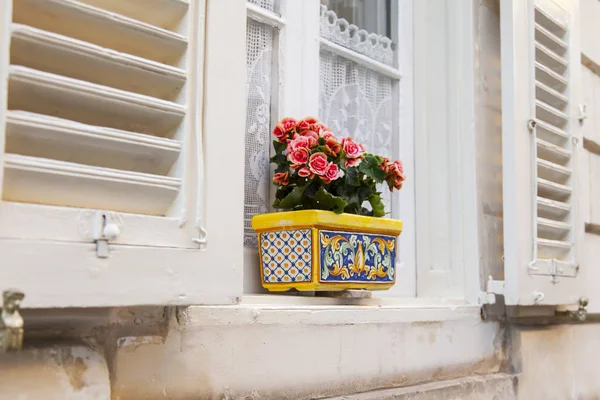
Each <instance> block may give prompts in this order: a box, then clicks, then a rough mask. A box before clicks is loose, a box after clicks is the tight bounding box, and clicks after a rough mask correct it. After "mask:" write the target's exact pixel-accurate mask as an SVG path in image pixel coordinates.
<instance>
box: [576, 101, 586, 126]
mask: <svg viewBox="0 0 600 400" xmlns="http://www.w3.org/2000/svg"><path fill="white" fill-rule="evenodd" d="M586 108H587V107H586V105H585V104H580V105H579V115H578V116H577V119H578V120H579V123H580V124H583V121H585V120H586V119H587V117H588V115H587V110H586Z"/></svg>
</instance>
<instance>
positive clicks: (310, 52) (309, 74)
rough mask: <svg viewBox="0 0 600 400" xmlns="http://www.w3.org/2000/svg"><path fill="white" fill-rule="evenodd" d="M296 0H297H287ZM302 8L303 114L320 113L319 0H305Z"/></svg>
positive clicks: (313, 114)
mask: <svg viewBox="0 0 600 400" xmlns="http://www.w3.org/2000/svg"><path fill="white" fill-rule="evenodd" d="M287 1H295V0H287ZM302 3H304V4H303V9H302V25H303V26H302V32H303V36H302V43H299V44H297V46H298V45H300V46H301V49H302V55H303V56H302V60H300V64H301V65H302V97H301V99H302V100H301V101H302V115H303V116H309V115H310V116H314V117H316V116H318V115H319V51H320V33H319V26H320V21H321V16H320V15H321V14H320V9H321V8H320V7H321V4H320V2H319V0H303V1H302Z"/></svg>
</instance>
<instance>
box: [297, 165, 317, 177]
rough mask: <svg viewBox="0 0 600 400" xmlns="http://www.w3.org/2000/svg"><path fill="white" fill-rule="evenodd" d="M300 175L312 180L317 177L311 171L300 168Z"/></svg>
mask: <svg viewBox="0 0 600 400" xmlns="http://www.w3.org/2000/svg"><path fill="white" fill-rule="evenodd" d="M298 175H300V176H301V177H303V178H309V177H310V179H312V178H314V177H315V174H313V173H312V172H310V169H308V168H306V167H303V168H300V169H299V170H298Z"/></svg>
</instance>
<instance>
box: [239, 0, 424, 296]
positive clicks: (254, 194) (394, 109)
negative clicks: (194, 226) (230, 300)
mask: <svg viewBox="0 0 600 400" xmlns="http://www.w3.org/2000/svg"><path fill="white" fill-rule="evenodd" d="M366 3H367V2H364V1H321V2H320V3H319V2H318V1H316V0H311V1H303V2H293V1H285V0H281V2H280V3H279V4H277V3H275V2H274V1H270V2H269V1H264V0H263V1H252V2H248V26H247V43H246V46H247V47H246V49H247V87H246V94H247V118H246V169H245V207H244V211H245V218H244V223H245V240H244V244H245V246H246V248H247V249H246V254H247V257H246V267H245V281H246V283H245V291H246V292H250V293H253V292H254V293H255V292H261V288H260V282H259V278H258V267H257V266H256V260H257V256H256V250H255V249H256V246H257V245H256V235H255V233H254V232H253V231H252V228H251V226H250V220H251V218H252V216H253V215H255V214H256V213H261V212H268V211H272V210H271V208H270V203H271V200H272V194H273V193H272V190H273V188H274V187H273V185H272V183H271V180H270V177H271V169H270V166H269V151H270V146H271V141H272V138H271V129H272V126H273V125H274V123H275V122H276V121H277V120H278V119H280V118H282V117H283V116H294V117H297V118H302V117H304V116H307V115H315V116H317V117H318V118H319V119H321V120H322V121H323V122H324V123H325V124H326V125H328V126H329V127H330V128H331V129H332V130H333V131H334V132H335V133H336V134H337V135H339V136H351V137H353V138H355V139H357V140H359V141H361V142H363V143H365V144H366V145H367V146H368V148H369V149H371V151H373V152H376V153H379V154H382V155H386V156H390V157H395V158H398V157H400V158H402V159H403V160H404V161H405V163H406V162H407V163H408V165H406V168H407V170H408V171H409V173H410V171H412V166H411V165H410V164H411V162H412V150H411V147H412V134H409V132H408V131H407V133H406V135H401V133H400V129H401V124H404V125H403V127H405V128H408V129H410V124H407V122H409V121H411V120H412V115H411V109H410V108H407V107H406V104H407V103H411V102H412V100H411V92H410V86H406V84H405V87H406V90H405V91H404V95H405V97H404V99H405V102H404V104H405V106H404V107H401V105H400V104H401V94H402V92H403V90H402V88H401V83H400V82H401V77H402V73H401V68H400V66H402V67H403V68H404V69H405V70H407V71H410V67H411V63H412V58H411V54H410V46H407V44H404V43H403V45H402V46H398V45H397V43H398V38H399V35H400V32H402V34H405V35H406V32H410V29H411V24H410V23H411V18H406V17H404V18H402V19H401V18H400V13H399V6H398V1H377V2H374V3H377V4H376V7H374V8H373V7H371V6H370V5H369V6H367V4H366ZM403 3H405V2H403ZM369 4H370V3H369ZM328 7H331V8H328ZM403 11H404V12H406V13H407V15H410V8H409V7H407V8H406V9H405V10H403ZM337 12H339V13H341V15H344V16H347V17H348V18H350V19H351V21H353V22H356V23H357V24H360V25H358V26H357V25H353V24H351V23H349V22H348V21H347V20H345V19H343V18H342V17H341V16H340V15H338V14H337ZM401 20H402V21H405V22H408V23H407V24H406V26H402V27H401V26H400V24H399V22H400V21H401ZM365 28H366V29H372V31H367V30H365ZM380 32H381V33H382V34H381V33H380ZM386 34H387V35H388V36H389V37H386V36H385V35H386ZM316 39H318V40H316ZM410 39H411V37H410V36H409V37H407V38H406V40H407V42H409V41H410ZM400 54H402V55H403V56H402V57H403V59H402V60H401V59H400ZM274 82H278V85H274V84H273V83H274ZM403 113H404V115H402V114H403ZM403 146H404V147H405V148H404V150H402V151H401V149H402V147H403ZM407 153H410V155H409V156H408V157H407ZM381 190H382V191H383V192H384V194H385V196H384V197H385V203H386V208H387V211H388V212H390V213H391V214H390V215H391V216H392V217H394V218H403V215H410V214H411V213H410V211H409V210H410V208H411V207H412V205H413V200H412V193H411V190H412V185H408V187H406V188H405V189H404V190H403V193H401V195H399V196H396V195H394V196H392V195H391V193H390V192H389V190H388V189H387V188H386V187H383V186H382V188H381ZM401 197H402V198H403V199H402V200H401V199H400V198H401ZM401 204H405V206H406V207H405V208H404V210H402V211H401ZM403 212H404V214H403ZM403 235H404V236H407V237H406V239H404V236H403V241H402V242H401V243H402V244H401V248H402V247H404V250H405V252H404V254H405V255H406V256H407V258H408V259H409V260H410V259H411V257H414V256H413V254H414V250H413V249H411V246H412V244H413V243H414V241H413V240H411V237H410V236H411V235H412V231H411V228H409V229H408V231H407V232H406V233H403ZM400 261H401V262H400V264H399V266H398V267H399V268H398V281H399V284H398V285H397V286H396V287H395V289H394V290H395V293H394V295H396V296H399V295H404V296H407V295H408V296H410V295H413V294H414V268H413V266H414V261H412V260H410V261H409V262H408V264H406V267H405V264H404V263H403V261H404V256H403V257H402V258H401V260H400ZM408 265H410V266H408ZM400 282H401V283H400Z"/></svg>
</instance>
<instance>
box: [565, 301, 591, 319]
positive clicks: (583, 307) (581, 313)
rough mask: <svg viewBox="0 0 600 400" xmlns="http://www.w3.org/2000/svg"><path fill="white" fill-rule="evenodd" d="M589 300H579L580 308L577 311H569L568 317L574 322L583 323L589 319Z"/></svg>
mask: <svg viewBox="0 0 600 400" xmlns="http://www.w3.org/2000/svg"><path fill="white" fill-rule="evenodd" d="M588 303H589V301H588V299H587V298H586V297H582V298H580V299H579V308H577V311H567V315H568V316H569V318H571V320H572V321H577V322H583V321H585V319H586V318H587V306H588Z"/></svg>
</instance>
